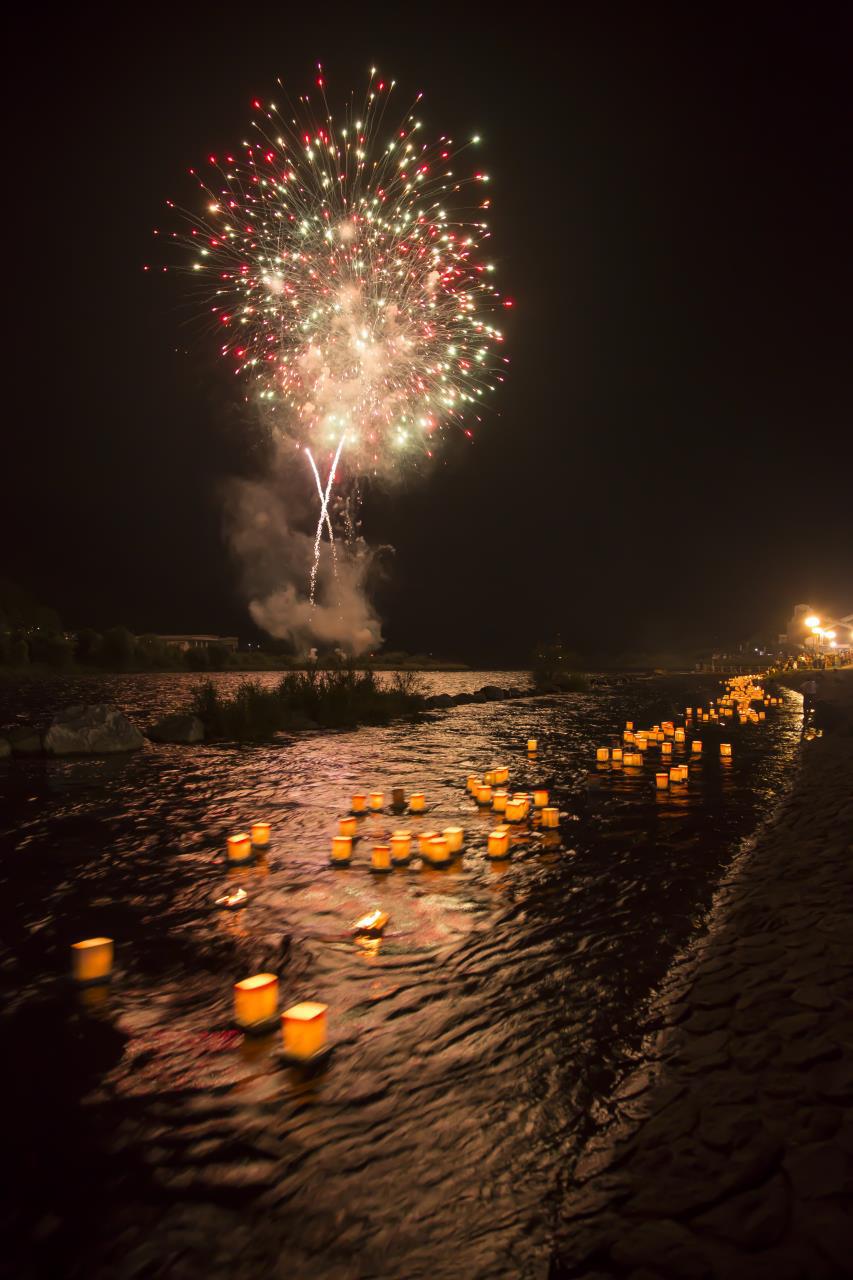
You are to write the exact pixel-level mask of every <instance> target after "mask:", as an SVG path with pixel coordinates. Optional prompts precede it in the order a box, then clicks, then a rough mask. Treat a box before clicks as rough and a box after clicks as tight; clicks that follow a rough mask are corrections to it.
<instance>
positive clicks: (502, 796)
mask: <svg viewBox="0 0 853 1280" xmlns="http://www.w3.org/2000/svg"><path fill="white" fill-rule="evenodd" d="M508 798H509V797H508V796H507V793H506V792H505V791H493V792H492V808H493V809H494V811H495V813H503V812H504V810H505V809H506V802H507V800H508Z"/></svg>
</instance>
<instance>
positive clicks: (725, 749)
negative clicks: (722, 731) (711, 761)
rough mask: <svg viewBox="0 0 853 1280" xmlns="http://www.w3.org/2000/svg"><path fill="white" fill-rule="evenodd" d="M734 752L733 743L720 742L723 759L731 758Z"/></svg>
mask: <svg viewBox="0 0 853 1280" xmlns="http://www.w3.org/2000/svg"><path fill="white" fill-rule="evenodd" d="M731 754H732V744H731V743H730V742H721V743H720V755H721V756H722V757H723V759H730V758H731Z"/></svg>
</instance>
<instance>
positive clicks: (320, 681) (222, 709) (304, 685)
mask: <svg viewBox="0 0 853 1280" xmlns="http://www.w3.org/2000/svg"><path fill="white" fill-rule="evenodd" d="M423 702H424V699H423V696H422V694H421V693H420V691H419V689H418V681H417V677H416V675H414V674H413V673H411V672H400V673H398V674H397V675H396V676H395V678H394V679H393V680H392V681H391V682H390V684H389V685H387V686H380V685H379V684H378V683H377V681H376V677H375V675H374V673H373V672H372V671H359V670H357V669H356V668H354V667H347V668H345V669H343V670H337V671H321V670H319V669H317V668H311V669H310V670H308V671H294V672H291V673H290V674H289V675H286V676H285V677H284V678H283V679H282V680H280V681H279V683H278V684H277V685H275V686H274V687H273V688H271V689H270V688H264V687H263V686H262V685H260V684H258V683H257V682H256V681H254V680H246V681H245V682H244V683H243V684H241V685H240V687H239V689H238V690H237V692H236V693H235V694H234V695H233V697H223V696H222V695H221V694H220V693H219V691H218V690H217V689H216V687H215V685H213V684H212V683H211V682H210V681H208V682H206V683H205V684H203V685H201V686H200V687H199V688H198V689H197V690H196V694H195V699H194V701H193V704H192V707H191V710H192V712H193V714H195V715H197V716H198V717H199V718H200V720H201V721H202V722H203V724H204V728H205V735H206V737H207V738H230V739H239V740H244V741H262V740H263V739H265V738H270V737H272V736H273V734H276V733H279V732H281V731H282V730H287V729H309V728H314V727H317V728H322V729H348V728H352V727H354V726H355V725H359V724H387V723H388V721H389V720H393V719H395V718H396V717H398V716H406V715H412V714H414V713H415V712H417V711H419V710H420V709H421V707H422V706H423Z"/></svg>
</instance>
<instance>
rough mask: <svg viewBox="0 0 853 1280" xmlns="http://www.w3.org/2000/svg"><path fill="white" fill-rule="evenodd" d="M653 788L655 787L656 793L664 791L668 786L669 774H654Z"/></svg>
mask: <svg viewBox="0 0 853 1280" xmlns="http://www.w3.org/2000/svg"><path fill="white" fill-rule="evenodd" d="M655 786H656V787H657V789H658V791H663V790H665V788H666V787H668V786H669V774H668V773H656V774H655Z"/></svg>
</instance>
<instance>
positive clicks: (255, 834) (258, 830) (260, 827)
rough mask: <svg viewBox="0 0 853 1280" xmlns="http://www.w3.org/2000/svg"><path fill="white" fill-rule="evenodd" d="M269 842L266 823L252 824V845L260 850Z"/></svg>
mask: <svg viewBox="0 0 853 1280" xmlns="http://www.w3.org/2000/svg"><path fill="white" fill-rule="evenodd" d="M269 842H270V824H269V823H268V822H253V823H252V844H253V845H255V847H256V848H258V849H262V848H263V847H264V845H267V844H269Z"/></svg>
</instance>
